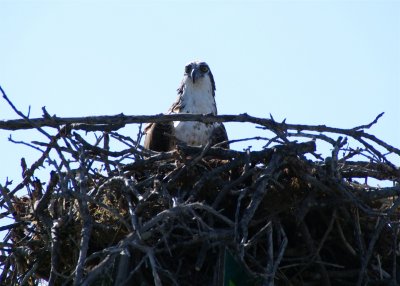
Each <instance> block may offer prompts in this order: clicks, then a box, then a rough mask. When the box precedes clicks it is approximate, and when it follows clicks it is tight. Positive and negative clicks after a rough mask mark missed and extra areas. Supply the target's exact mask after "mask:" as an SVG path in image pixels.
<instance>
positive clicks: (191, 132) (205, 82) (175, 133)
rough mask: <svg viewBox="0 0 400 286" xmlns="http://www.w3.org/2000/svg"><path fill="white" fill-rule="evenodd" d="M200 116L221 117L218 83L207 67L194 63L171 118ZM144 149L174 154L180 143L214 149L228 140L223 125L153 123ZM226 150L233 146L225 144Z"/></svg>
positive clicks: (170, 111) (150, 125)
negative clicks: (216, 91)
mask: <svg viewBox="0 0 400 286" xmlns="http://www.w3.org/2000/svg"><path fill="white" fill-rule="evenodd" d="M174 113H197V114H209V113H211V114H213V115H217V105H216V104H215V82H214V77H213V75H212V73H211V70H210V68H209V66H208V65H207V63H205V62H200V61H194V62H191V63H189V64H187V65H186V66H185V73H184V76H183V80H182V83H181V85H180V87H179V88H178V98H177V100H176V102H175V103H174V104H172V106H171V108H170V109H169V110H168V114H174ZM144 131H145V133H146V139H145V141H144V147H145V148H148V149H151V150H154V151H170V150H173V149H174V148H175V146H176V143H177V142H183V143H186V144H187V145H191V146H204V145H206V144H207V143H208V142H210V143H211V144H212V145H215V144H217V143H221V142H224V141H227V140H228V136H227V134H226V130H225V127H224V125H223V124H222V123H218V122H215V123H202V122H196V121H173V122H166V123H150V124H148V125H147V126H146V128H145V130H144ZM221 147H223V148H229V144H228V143H227V142H226V143H223V144H222V146H221Z"/></svg>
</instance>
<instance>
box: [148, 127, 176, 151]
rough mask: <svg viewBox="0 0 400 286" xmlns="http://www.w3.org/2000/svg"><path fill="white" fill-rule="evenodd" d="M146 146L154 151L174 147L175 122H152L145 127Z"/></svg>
mask: <svg viewBox="0 0 400 286" xmlns="http://www.w3.org/2000/svg"><path fill="white" fill-rule="evenodd" d="M144 132H145V133H146V138H145V139H144V147H145V148H147V149H150V150H153V151H158V152H166V151H170V150H172V149H174V145H175V144H174V134H173V133H174V126H173V123H172V122H170V123H150V124H149V125H147V126H146V127H145V129H144Z"/></svg>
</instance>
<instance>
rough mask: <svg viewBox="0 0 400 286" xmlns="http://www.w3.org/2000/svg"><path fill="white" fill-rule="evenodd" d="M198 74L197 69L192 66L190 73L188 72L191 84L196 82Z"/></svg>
mask: <svg viewBox="0 0 400 286" xmlns="http://www.w3.org/2000/svg"><path fill="white" fill-rule="evenodd" d="M198 76H199V71H198V70H197V68H194V69H193V70H192V73H191V74H190V77H191V78H192V82H193V84H194V83H195V82H196V79H197V78H198Z"/></svg>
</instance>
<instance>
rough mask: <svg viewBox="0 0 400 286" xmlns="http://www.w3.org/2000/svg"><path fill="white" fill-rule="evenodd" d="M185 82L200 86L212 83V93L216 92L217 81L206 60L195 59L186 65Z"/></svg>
mask: <svg viewBox="0 0 400 286" xmlns="http://www.w3.org/2000/svg"><path fill="white" fill-rule="evenodd" d="M183 82H184V83H189V84H192V85H193V86H200V85H204V84H211V88H212V93H213V95H214V94H215V81H214V77H213V74H212V73H211V70H210V67H209V66H208V64H207V63H206V62H202V61H193V62H190V63H188V64H187V65H186V66H185V74H184V79H183Z"/></svg>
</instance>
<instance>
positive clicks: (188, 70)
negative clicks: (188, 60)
mask: <svg viewBox="0 0 400 286" xmlns="http://www.w3.org/2000/svg"><path fill="white" fill-rule="evenodd" d="M191 70H192V66H191V65H187V66H186V67H185V73H186V74H189V73H190V71H191Z"/></svg>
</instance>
